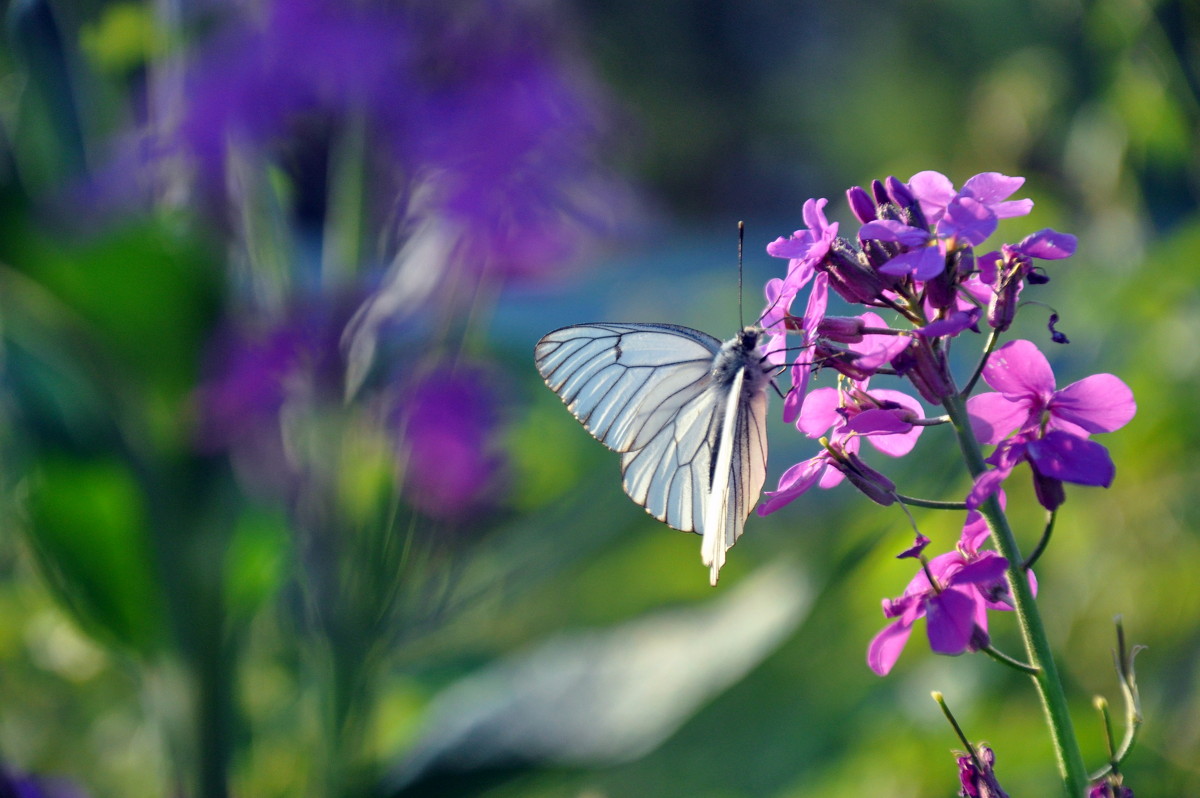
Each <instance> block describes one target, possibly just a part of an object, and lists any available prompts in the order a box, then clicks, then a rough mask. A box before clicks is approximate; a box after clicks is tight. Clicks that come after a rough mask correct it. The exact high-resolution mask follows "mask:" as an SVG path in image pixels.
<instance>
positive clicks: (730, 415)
mask: <svg viewBox="0 0 1200 798" xmlns="http://www.w3.org/2000/svg"><path fill="white" fill-rule="evenodd" d="M764 335H765V333H764V331H763V328H762V327H758V326H750V327H745V328H743V329H742V331H741V332H740V333H738V334H737V335H736V336H735V337H733V338H731V339H730V340H728V341H725V342H724V343H722V342H721V341H720V340H718V339H717V338H714V337H713V336H711V335H708V334H707V333H703V332H700V331H699V330H693V329H691V328H689V327H681V326H678V325H674V324H608V323H599V324H578V325H575V326H572V327H563V328H561V329H558V330H555V331H553V332H551V333H547V334H546V335H545V336H543V337H542V339H541V340H540V341H538V342H537V345H536V346H535V347H534V361H535V363H536V364H537V368H538V371H539V372H541V375H542V377H543V378H544V379H545V380H546V384H547V385H548V386H550V389H551V390H552V391H554V392H555V393H556V394H558V395H559V397H560V398H561V399H562V400H563V402H565V403H566V405H567V409H568V410H570V411H571V412H572V413H573V414H574V415H575V418H577V419H578V420H579V422H580V423H581V424H583V426H584V428H585V429H587V431H588V432H590V433H592V435H594V436H595V437H596V439H597V440H599V441H600V442H601V443H603V444H604V445H605V446H607V447H608V448H610V449H612V450H613V451H615V452H618V453H620V455H621V472H622V476H623V478H622V487H624V489H625V493H627V494H628V495H629V498H631V499H633V500H634V501H635V502H637V503H638V504H640V505H641V506H642V507H644V508H646V511H647V512H648V513H650V515H652V516H654V517H655V518H657V519H658V520H659V521H662V522H664V523H666V524H667V525H668V526H671V527H673V528H675V529H679V530H682V531H684V532H698V533H700V534H701V535H702V536H703V539H702V541H701V544H700V559H701V561H702V562H703V563H704V565H706V566H708V567H709V581H710V582H711V583H712V584H714V585H715V584H716V583H717V575H718V574H719V572H720V570H721V566H722V565H724V564H725V552H726V550H727V549H728V548H729V547H730V546H732V545H733V544H734V543H735V542H736V541H737V539H738V537H739V536H740V535H741V534H742V527H743V526H744V524H745V522H746V517H747V516H748V515H749V514H750V510H751V509H752V508H753V507H754V504H755V502H756V501H757V497H758V494H759V492H760V491H761V490H762V486H763V482H764V480H765V479H766V471H767V436H766V416H767V395H766V388H767V386H768V385H769V384H770V383H771V380H772V377H773V376H774V373H775V372H776V370H777V369H776V367H775V366H773V365H772V364H770V363H769V362H767V360H766V358H765V357H764V356H763V355H762V354H761V352H760V351H759V342H760V340H761V339H762V338H763V337H764Z"/></svg>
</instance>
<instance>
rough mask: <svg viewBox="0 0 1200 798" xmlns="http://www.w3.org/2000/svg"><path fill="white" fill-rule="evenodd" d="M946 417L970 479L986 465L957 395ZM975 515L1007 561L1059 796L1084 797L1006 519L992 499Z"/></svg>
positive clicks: (1070, 732) (1057, 687)
mask: <svg viewBox="0 0 1200 798" xmlns="http://www.w3.org/2000/svg"><path fill="white" fill-rule="evenodd" d="M943 407H945V408H946V413H947V415H949V416H950V421H951V423H952V424H953V425H954V432H955V435H956V436H957V437H958V445H959V448H960V449H961V450H962V453H963V459H964V460H965V461H966V464H967V469H968V470H969V471H970V473H971V476H972V477H976V476H978V475H979V474H981V473H983V471H984V470H985V469H986V467H987V466H986V464H985V463H984V462H983V453H982V452H981V451H980V449H979V442H978V441H977V440H976V439H975V435H974V433H972V431H971V425H970V422H969V421H968V419H967V408H966V402H965V400H964V399H963V398H962V396H951V397H949V398H947V399H946V400H945V401H944V402H943ZM979 512H980V514H982V515H983V517H984V519H986V520H987V524H988V527H989V528H990V529H991V530H992V539H993V540H994V541H995V543H996V548H997V549H999V550H1000V554H1001V555H1002V556H1003V557H1004V558H1005V559H1006V560H1008V584H1009V589H1010V590H1011V591H1012V598H1013V609H1014V610H1015V611H1016V615H1017V621H1018V623H1019V624H1020V627H1021V637H1022V639H1023V640H1024V642H1025V651H1026V653H1027V656H1028V661H1029V664H1030V665H1031V666H1032V667H1034V668H1037V673H1035V674H1031V675H1030V678H1031V679H1032V680H1033V683H1034V684H1035V685H1036V686H1037V691H1038V695H1039V697H1040V698H1041V700H1042V708H1043V710H1044V711H1045V713H1046V723H1047V724H1048V725H1049V727H1050V736H1051V738H1052V740H1053V743H1054V751H1055V755H1056V757H1057V759H1058V772H1059V775H1060V776H1061V777H1062V785H1063V791H1064V794H1065V795H1067V796H1070V798H1081V796H1083V795H1084V794H1086V792H1087V788H1088V775H1087V768H1086V767H1085V766H1084V764H1083V755H1082V754H1081V753H1080V751H1079V743H1078V741H1077V740H1076V738H1075V729H1074V727H1073V726H1072V724H1071V715H1070V712H1069V710H1068V707H1067V697H1066V695H1065V693H1064V692H1063V686H1062V680H1061V679H1060V678H1059V675H1058V667H1057V666H1056V665H1055V664H1054V655H1053V652H1052V651H1051V649H1050V642H1049V640H1047V638H1046V628H1045V626H1043V625H1042V617H1041V615H1040V614H1039V613H1038V609H1037V603H1036V602H1035V601H1034V598H1033V592H1032V591H1031V590H1030V589H1029V579H1028V577H1027V576H1026V575H1025V571H1024V569H1023V568H1022V567H1021V563H1022V558H1021V552H1020V549H1019V548H1018V547H1017V541H1016V538H1015V537H1014V536H1013V532H1012V528H1011V527H1010V526H1009V525H1008V518H1007V517H1006V516H1005V515H1004V511H1003V510H1002V509H1000V503H999V501H997V500H996V497H995V496H992V497H991V498H989V499H988V500H987V501H986V502H984V503H983V504H982V505H981V506H980V507H979Z"/></svg>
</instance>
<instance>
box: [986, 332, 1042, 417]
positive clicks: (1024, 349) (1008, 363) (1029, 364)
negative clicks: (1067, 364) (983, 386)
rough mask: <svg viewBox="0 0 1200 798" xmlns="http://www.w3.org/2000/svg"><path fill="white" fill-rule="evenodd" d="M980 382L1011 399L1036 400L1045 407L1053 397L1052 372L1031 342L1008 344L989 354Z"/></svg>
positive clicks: (1011, 342)
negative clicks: (1035, 398) (1040, 401)
mask: <svg viewBox="0 0 1200 798" xmlns="http://www.w3.org/2000/svg"><path fill="white" fill-rule="evenodd" d="M983 379H984V382H986V383H987V384H988V385H990V386H992V387H993V388H995V389H996V390H997V391H1000V392H1001V393H1003V394H1006V395H1008V397H1009V398H1012V399H1016V398H1018V397H1022V396H1026V397H1030V398H1033V397H1037V398H1039V399H1041V400H1042V403H1043V404H1044V403H1046V402H1049V400H1050V397H1051V395H1052V394H1053V393H1054V372H1053V371H1052V370H1051V369H1050V363H1049V361H1047V360H1046V356H1045V355H1043V354H1042V353H1041V351H1040V350H1039V349H1038V348H1037V347H1036V346H1034V345H1033V343H1032V342H1030V341H1024V340H1016V341H1009V342H1008V343H1007V344H1005V345H1004V346H1002V347H1000V348H999V349H997V350H996V351H995V352H992V354H991V356H990V357H988V362H987V365H986V366H984V367H983Z"/></svg>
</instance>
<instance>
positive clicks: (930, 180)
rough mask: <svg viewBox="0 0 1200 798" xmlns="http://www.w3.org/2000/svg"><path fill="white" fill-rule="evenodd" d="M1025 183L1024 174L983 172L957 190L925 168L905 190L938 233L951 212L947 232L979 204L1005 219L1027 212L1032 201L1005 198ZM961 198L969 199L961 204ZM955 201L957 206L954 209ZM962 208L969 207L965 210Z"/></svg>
mask: <svg viewBox="0 0 1200 798" xmlns="http://www.w3.org/2000/svg"><path fill="white" fill-rule="evenodd" d="M1024 183H1025V178H1023V177H1009V176H1008V175H1002V174H1000V173H999V172H982V173H980V174H977V175H975V176H974V177H972V178H970V179H968V180H967V182H966V183H964V184H963V187H962V189H961V190H960V191H957V192H956V191H955V190H954V184H953V183H951V182H950V178H948V177H946V176H945V175H943V174H942V173H940V172H933V171H926V172H917V173H916V174H915V175H913V176H912V177H911V178H909V181H908V189H909V191H911V192H912V194H913V196H915V197H916V198H917V201H918V202H920V203H921V210H922V211H923V212H924V213H925V219H926V220H927V221H928V222H929V224H931V225H934V226H935V227H938V228H939V229H938V234H939V235H942V234H943V230H942V229H941V225H942V222H943V221H944V220H946V216H947V215H950V217H951V219H950V220H949V221H948V222H947V235H948V230H949V229H950V228H953V227H957V226H962V225H963V223H964V218H963V217H964V216H966V217H972V216H975V215H977V214H978V213H979V211H978V210H977V208H978V207H979V206H981V207H983V208H985V209H986V210H987V211H988V213H989V214H990V215H991V216H992V218H993V219H1008V218H1011V217H1014V216H1024V215H1026V214H1027V213H1029V211H1031V210H1032V209H1033V200H1030V199H1020V200H1009V199H1008V198H1009V197H1011V196H1012V195H1013V193H1014V192H1015V191H1016V190H1017V189H1019V188H1020V187H1021V186H1022V185H1023V184H1024ZM963 200H969V202H968V203H966V204H965V206H964V203H963ZM1006 200H1007V201H1006ZM956 203H957V204H958V208H957V209H955V208H954V206H955V204H956ZM964 208H966V209H971V210H969V211H967V212H966V213H964V212H963V209H964ZM956 215H959V216H958V218H955V217H956ZM989 235H990V233H989ZM986 237H987V236H984V238H986ZM980 240H981V241H982V240H983V239H980ZM975 243H978V242H975Z"/></svg>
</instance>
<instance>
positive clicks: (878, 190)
mask: <svg viewBox="0 0 1200 798" xmlns="http://www.w3.org/2000/svg"><path fill="white" fill-rule="evenodd" d="M871 193H872V194H874V195H875V204H876V205H886V204H887V203H888V201H889V200H891V197H889V196H888V193H887V186H885V185H884V184H883V181H882V180H872V181H871Z"/></svg>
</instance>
